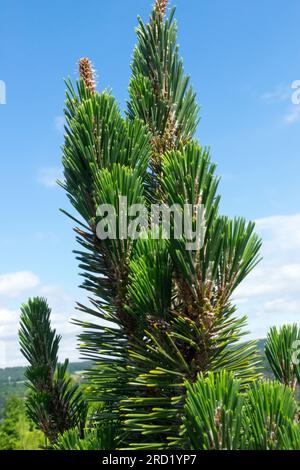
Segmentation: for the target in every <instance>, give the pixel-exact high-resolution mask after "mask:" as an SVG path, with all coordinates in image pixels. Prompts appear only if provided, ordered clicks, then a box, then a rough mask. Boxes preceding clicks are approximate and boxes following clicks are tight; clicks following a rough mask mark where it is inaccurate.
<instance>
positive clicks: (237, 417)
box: [183, 371, 244, 450]
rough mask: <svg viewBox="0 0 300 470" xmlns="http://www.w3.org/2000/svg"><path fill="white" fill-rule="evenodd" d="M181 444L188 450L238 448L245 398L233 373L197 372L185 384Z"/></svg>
mask: <svg viewBox="0 0 300 470" xmlns="http://www.w3.org/2000/svg"><path fill="white" fill-rule="evenodd" d="M186 387H187V394H186V403H185V406H184V418H183V445H184V448H185V449H189V450H234V449H238V448H239V447H240V441H241V433H242V410H243V403H244V398H243V395H242V393H241V388H240V382H239V381H238V380H236V379H235V377H234V374H233V373H227V372H225V371H224V372H220V373H218V374H213V373H211V372H209V373H208V375H207V377H205V376H203V374H201V375H199V376H198V378H197V380H196V382H195V383H194V384H190V383H186Z"/></svg>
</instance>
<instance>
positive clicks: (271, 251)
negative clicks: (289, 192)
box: [234, 214, 300, 338]
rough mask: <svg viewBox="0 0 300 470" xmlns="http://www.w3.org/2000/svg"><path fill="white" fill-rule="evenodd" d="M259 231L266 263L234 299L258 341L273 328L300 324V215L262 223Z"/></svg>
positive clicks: (241, 287) (261, 265)
mask: <svg viewBox="0 0 300 470" xmlns="http://www.w3.org/2000/svg"><path fill="white" fill-rule="evenodd" d="M256 230H257V232H258V233H259V234H260V235H261V236H262V239H263V248H262V255H263V260H262V262H261V263H260V265H259V266H258V267H257V268H256V269H255V270H254V271H253V272H252V273H251V274H250V275H249V276H248V278H247V279H246V280H245V281H244V282H243V283H242V284H241V285H240V286H239V288H238V289H237V290H236V292H235V296H234V299H235V301H236V303H237V305H238V306H239V311H241V312H245V313H246V314H247V315H248V318H249V326H250V328H249V329H250V331H251V336H252V337H254V338H257V337H265V335H266V333H267V330H268V329H269V327H270V326H273V325H276V326H280V325H282V324H284V323H294V322H298V323H299V324H300V214H294V215H290V216H274V217H268V218H264V219H260V220H258V221H257V225H256Z"/></svg>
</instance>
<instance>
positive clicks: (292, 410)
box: [243, 381, 299, 450]
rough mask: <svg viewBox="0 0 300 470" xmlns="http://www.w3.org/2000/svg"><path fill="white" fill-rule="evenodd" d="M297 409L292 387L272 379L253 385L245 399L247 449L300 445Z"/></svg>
mask: <svg viewBox="0 0 300 470" xmlns="http://www.w3.org/2000/svg"><path fill="white" fill-rule="evenodd" d="M297 409H298V406H297V403H296V401H295V398H294V395H293V392H292V390H291V389H290V388H288V387H285V386H284V385H282V384H280V383H276V382H269V381H266V382H258V383H255V384H253V385H252V387H251V388H250V390H249V393H248V394H247V398H246V400H245V412H244V428H245V437H244V444H243V445H244V448H246V449H250V450H251V449H252V450H280V449H281V450H282V449H288V450H291V449H293V447H294V446H295V445H296V443H297V442H298V444H299V437H297V436H299V424H298V423H297V415H296V412H297ZM297 429H298V431H297ZM283 436H284V438H283Z"/></svg>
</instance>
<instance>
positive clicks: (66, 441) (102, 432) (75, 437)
mask: <svg viewBox="0 0 300 470" xmlns="http://www.w3.org/2000/svg"><path fill="white" fill-rule="evenodd" d="M117 432H118V428H117V425H116V424H115V423H113V422H110V423H108V422H105V423H103V424H102V425H99V424H98V426H97V427H95V426H94V427H92V428H90V429H85V431H84V437H83V436H82V435H81V434H80V433H79V432H78V429H69V430H68V431H66V432H65V433H64V434H62V435H60V436H59V438H58V440H57V443H56V445H55V446H54V449H55V450H115V449H116V445H117V443H118V439H117Z"/></svg>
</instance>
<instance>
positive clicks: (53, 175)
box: [38, 167, 62, 188]
mask: <svg viewBox="0 0 300 470" xmlns="http://www.w3.org/2000/svg"><path fill="white" fill-rule="evenodd" d="M59 179H62V169H61V168H57V167H52V168H51V167H49V168H42V169H41V170H40V172H39V176H38V180H39V182H40V183H41V184H42V185H44V186H46V187H47V188H53V187H56V186H57V180H59Z"/></svg>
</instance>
